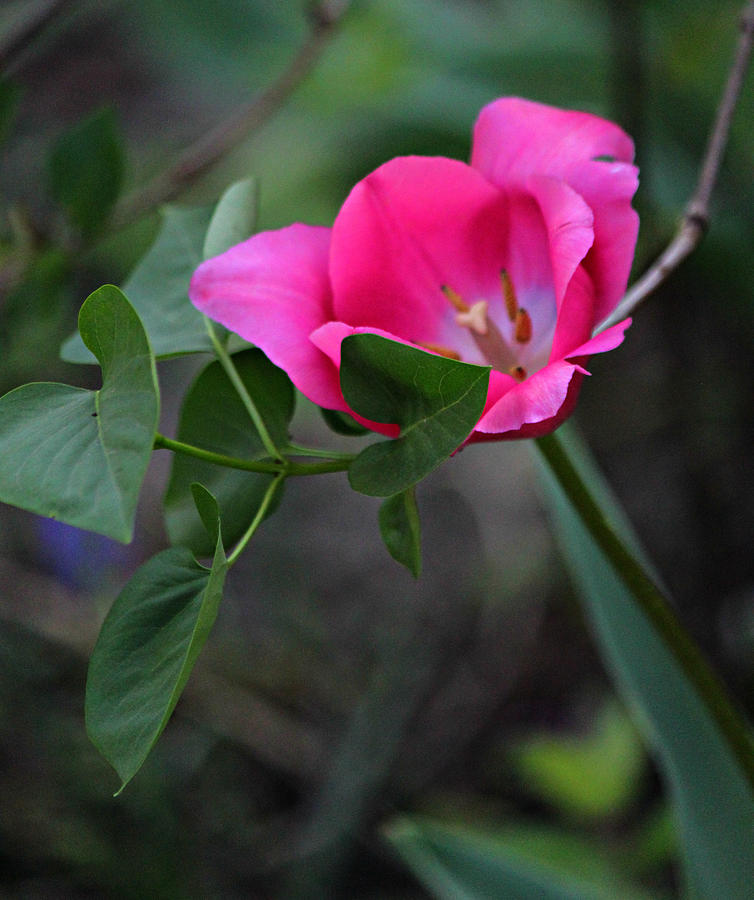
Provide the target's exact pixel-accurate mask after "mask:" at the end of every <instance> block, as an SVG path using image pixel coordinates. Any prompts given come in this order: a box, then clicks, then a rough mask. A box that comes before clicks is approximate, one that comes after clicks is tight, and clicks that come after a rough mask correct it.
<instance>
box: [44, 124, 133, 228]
mask: <svg viewBox="0 0 754 900" xmlns="http://www.w3.org/2000/svg"><path fill="white" fill-rule="evenodd" d="M123 169H124V154H123V147H122V145H121V140H120V135H119V134H118V127H117V123H116V121H115V114H114V113H113V111H112V110H111V109H102V110H99V111H98V112H96V113H94V114H93V115H91V116H89V117H88V118H86V119H84V120H83V121H82V122H79V123H78V124H77V125H75V126H74V127H73V128H71V129H70V131H67V132H66V133H65V134H63V135H62V136H61V137H59V138H58V140H57V141H56V142H55V145H54V147H53V149H52V152H51V154H50V160H49V171H50V190H51V193H52V196H53V197H54V198H55V199H56V200H57V201H58V203H60V204H61V205H62V206H64V207H65V208H66V210H67V211H68V214H69V215H70V217H71V219H72V221H73V222H74V223H75V224H76V226H77V227H78V228H80V229H81V231H82V232H83V233H84V234H85V235H91V234H92V233H94V232H95V231H96V230H97V229H98V228H99V226H100V225H102V223H103V222H104V221H105V220H106V219H107V217H108V215H109V214H110V210H111V209H112V207H113V205H114V203H115V201H116V200H117V199H118V194H119V193H120V189H121V186H122V183H123Z"/></svg>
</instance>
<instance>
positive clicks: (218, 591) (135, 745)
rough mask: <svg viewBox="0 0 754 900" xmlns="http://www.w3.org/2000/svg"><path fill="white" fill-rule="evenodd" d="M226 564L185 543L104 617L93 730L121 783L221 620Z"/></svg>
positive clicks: (91, 699)
mask: <svg viewBox="0 0 754 900" xmlns="http://www.w3.org/2000/svg"><path fill="white" fill-rule="evenodd" d="M227 568H228V566H227V562H226V559H225V553H224V552H223V547H222V541H221V540H220V534H219V526H218V540H217V545H216V547H215V555H214V559H213V561H212V568H211V569H207V568H205V567H204V566H201V565H200V564H199V563H197V562H196V560H195V559H194V557H193V556H192V554H191V552H190V551H189V550H187V549H186V548H185V547H171V548H170V549H169V550H163V551H162V553H158V554H157V556H154V557H153V558H152V559H150V560H149V562H147V563H145V564H144V565H143V566H142V567H141V568H140V569H138V570H137V571H136V573H135V575H134V576H133V577H132V578H131V580H130V581H129V582H128V584H127V585H126V587H125V588H124V589H123V591H122V592H121V593H120V595H119V596H118V598H117V599H116V601H115V603H113V606H112V608H111V610H110V612H109V613H108V615H107V618H106V619H105V621H104V623H103V625H102V630H101V631H100V634H99V638H98V639H97V643H96V645H95V648H94V652H93V653H92V658H91V660H90V662H89V673H88V676H87V683H86V728H87V732H88V734H89V737H90V738H91V740H92V743H94V745H95V746H96V747H97V749H98V750H99V751H100V753H102V755H103V756H104V757H105V758H106V759H107V760H108V762H109V763H110V764H111V765H112V766H113V768H114V769H115V770H116V772H117V773H118V775H119V776H120V778H121V780H122V784H121V786H120V789H119V792H120V791H122V790H123V788H124V787H125V786H126V784H127V783H128V782H129V781H130V780H131V779H132V778H133V776H134V775H135V774H136V773H137V772H138V770H139V769H140V768H141V766H142V764H143V763H144V760H145V759H146V758H147V756H148V755H149V752H150V750H151V749H152V747H154V745H155V743H156V742H157V739H158V738H159V736H160V734H161V733H162V731H163V729H164V728H165V726H166V725H167V723H168V720H169V719H170V716H171V714H172V712H173V709H174V708H175V705H176V703H177V702H178V698H179V697H180V695H181V692H182V691H183V688H184V687H185V685H186V682H187V681H188V678H189V675H190V674H191V670H192V668H193V667H194V663H195V662H196V659H197V657H198V655H199V652H200V651H201V649H202V647H203V646H204V644H205V642H206V640H207V638H208V636H209V632H210V630H211V629H212V626H213V624H214V622H215V618H216V617H217V610H218V607H219V605H220V600H221V599H222V590H223V583H224V581H225V575H226V573H227Z"/></svg>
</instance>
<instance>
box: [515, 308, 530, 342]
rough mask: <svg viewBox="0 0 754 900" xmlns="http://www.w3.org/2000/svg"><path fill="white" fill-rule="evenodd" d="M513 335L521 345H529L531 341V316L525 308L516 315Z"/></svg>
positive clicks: (520, 309)
mask: <svg viewBox="0 0 754 900" xmlns="http://www.w3.org/2000/svg"><path fill="white" fill-rule="evenodd" d="M513 334H514V337H515V338H516V340H517V341H518V343H519V344H528V343H529V341H530V340H531V316H530V315H529V313H528V312H527V311H526V310H525V309H524V308H523V307H520V308H519V310H518V312H517V313H516V322H515V328H514V332H513Z"/></svg>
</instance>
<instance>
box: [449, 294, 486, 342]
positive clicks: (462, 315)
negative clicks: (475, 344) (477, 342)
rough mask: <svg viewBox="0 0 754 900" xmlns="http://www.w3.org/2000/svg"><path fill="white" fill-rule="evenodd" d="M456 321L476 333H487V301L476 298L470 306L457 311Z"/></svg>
mask: <svg viewBox="0 0 754 900" xmlns="http://www.w3.org/2000/svg"><path fill="white" fill-rule="evenodd" d="M456 322H458V324H459V325H463V326H464V327H465V328H470V329H471V330H472V331H474V332H476V333H477V334H487V332H488V331H489V327H488V325H487V301H486V300H477V302H476V303H474V304H472V306H470V307H469V306H467V307H466V310H465V311H464V312H459V313H458V315H457V316H456Z"/></svg>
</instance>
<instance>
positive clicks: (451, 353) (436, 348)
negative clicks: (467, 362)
mask: <svg viewBox="0 0 754 900" xmlns="http://www.w3.org/2000/svg"><path fill="white" fill-rule="evenodd" d="M418 343H419V346H420V347H424V348H425V349H426V350H432V352H433V353H439V354H440V356H444V357H445V358H446V359H458V360H460V358H461V354H460V353H457V352H456V351H455V350H452V349H451V348H450V347H444V346H443V345H442V344H430V343H428V342H427V343H425V342H423V341H419V342H418Z"/></svg>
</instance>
